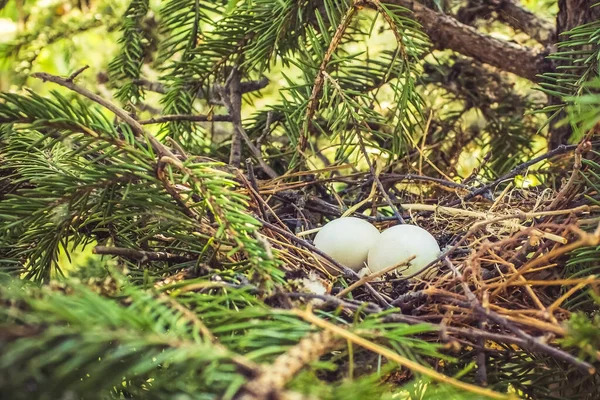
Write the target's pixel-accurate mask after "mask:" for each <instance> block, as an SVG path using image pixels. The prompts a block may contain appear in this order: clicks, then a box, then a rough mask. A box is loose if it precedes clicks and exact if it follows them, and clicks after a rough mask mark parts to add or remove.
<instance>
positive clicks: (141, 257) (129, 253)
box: [92, 246, 196, 263]
mask: <svg viewBox="0 0 600 400" xmlns="http://www.w3.org/2000/svg"><path fill="white" fill-rule="evenodd" d="M92 252H93V253H94V254H101V255H111V256H118V257H123V258H129V259H132V260H136V261H139V262H141V263H146V262H149V261H167V262H173V263H182V262H187V261H195V260H196V257H191V256H184V255H179V254H172V253H167V252H164V251H143V250H135V249H128V248H125V247H107V246H96V247H94V249H93V250H92Z"/></svg>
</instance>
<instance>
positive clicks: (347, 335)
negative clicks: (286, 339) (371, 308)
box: [292, 309, 516, 399]
mask: <svg viewBox="0 0 600 400" xmlns="http://www.w3.org/2000/svg"><path fill="white" fill-rule="evenodd" d="M292 313H293V314H295V315H297V316H299V317H300V318H302V319H304V320H305V321H307V322H310V323H311V324H314V325H316V326H318V327H319V328H321V329H325V330H327V331H330V332H332V333H334V334H335V335H337V336H340V337H342V338H344V339H346V340H348V341H350V342H352V343H355V344H357V345H359V346H361V347H364V348H365V349H367V350H370V351H372V352H374V353H377V354H379V355H382V356H383V357H385V358H387V359H388V360H390V361H393V362H395V363H397V364H399V365H401V366H403V367H405V368H408V369H410V370H411V371H414V372H418V373H420V374H422V375H425V376H428V377H429V378H431V379H433V380H436V381H438V382H441V383H445V384H448V385H452V386H455V387H457V388H460V389H463V390H466V391H469V392H471V393H475V394H478V395H481V396H487V397H489V398H492V399H516V397H514V396H512V395H505V394H501V393H498V392H494V391H492V390H489V389H485V388H481V387H479V386H475V385H471V384H469V383H465V382H461V381H459V380H457V379H454V378H451V377H449V376H446V375H444V374H441V373H439V372H437V371H434V370H432V369H429V368H427V367H425V366H423V365H421V364H419V363H417V362H415V361H411V360H409V359H407V358H404V357H402V356H401V355H399V354H398V353H396V352H394V351H391V350H389V349H387V348H385V347H383V346H380V345H378V344H376V343H373V342H371V341H369V340H366V339H363V338H362V337H360V336H358V335H357V334H355V333H353V332H350V331H348V330H346V329H344V328H342V327H340V326H337V325H334V324H332V323H330V322H328V321H325V320H323V319H321V318H319V317H317V316H315V315H314V314H312V313H311V312H308V311H303V310H298V309H296V310H292Z"/></svg>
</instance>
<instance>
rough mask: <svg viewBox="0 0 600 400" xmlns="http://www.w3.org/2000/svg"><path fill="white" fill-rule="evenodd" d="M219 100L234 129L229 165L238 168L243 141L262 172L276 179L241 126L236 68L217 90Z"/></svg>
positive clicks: (237, 72) (240, 100)
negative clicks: (219, 96) (225, 109)
mask: <svg viewBox="0 0 600 400" xmlns="http://www.w3.org/2000/svg"><path fill="white" fill-rule="evenodd" d="M218 90H219V92H220V94H221V99H222V100H223V103H224V104H225V107H226V108H227V111H228V113H229V115H230V117H231V122H232V123H233V127H234V135H233V137H232V143H231V157H230V160H229V163H230V164H232V165H233V166H235V167H239V166H240V163H241V156H242V149H241V146H242V143H241V140H242V139H243V140H244V141H245V142H246V145H247V146H248V148H249V149H250V151H251V152H252V154H253V155H254V157H255V158H256V161H258V163H259V165H260V167H261V168H262V169H263V171H264V172H265V173H266V174H267V175H269V177H271V178H277V176H278V175H277V173H276V172H275V171H274V170H273V168H271V167H270V166H269V165H268V164H267V163H266V162H265V160H264V159H263V157H262V154H261V152H260V149H258V148H257V147H256V146H255V145H254V143H252V140H250V137H249V136H248V134H247V133H246V130H245V129H244V126H243V125H242V113H241V109H242V92H241V89H240V74H239V71H238V70H237V68H234V69H233V71H232V72H231V75H230V76H229V78H228V79H227V82H226V83H225V85H224V86H223V87H219V88H218Z"/></svg>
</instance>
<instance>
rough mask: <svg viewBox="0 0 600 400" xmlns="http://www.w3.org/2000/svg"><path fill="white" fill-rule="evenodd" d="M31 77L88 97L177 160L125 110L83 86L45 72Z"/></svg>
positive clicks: (155, 146) (155, 147) (152, 144)
mask: <svg viewBox="0 0 600 400" xmlns="http://www.w3.org/2000/svg"><path fill="white" fill-rule="evenodd" d="M31 76H32V77H34V78H37V79H41V80H42V81H44V82H46V81H48V82H53V83H56V84H57V85H60V86H63V87H66V88H67V89H71V90H72V91H74V92H76V93H79V94H80V95H82V96H85V97H87V98H88V99H90V100H92V101H93V102H95V103H98V104H100V105H101V106H103V107H104V108H106V109H108V110H109V111H111V112H112V113H113V114H115V115H116V116H117V117H119V118H121V119H122V120H123V121H124V122H125V123H126V124H127V125H129V126H130V127H131V130H132V131H133V133H134V135H135V136H137V137H141V138H144V139H147V140H148V141H149V142H150V144H151V146H152V148H153V149H154V151H156V152H157V153H158V154H159V156H163V155H164V156H169V157H173V158H175V155H174V154H173V153H172V152H171V150H169V149H168V148H167V147H166V146H165V145H163V144H162V143H161V142H159V141H158V139H156V138H155V137H154V136H153V135H149V134H146V132H144V128H142V126H141V125H140V123H139V122H137V121H136V120H135V119H133V118H132V117H131V116H130V115H129V114H128V113H127V112H126V111H125V110H123V109H121V108H119V107H117V106H116V105H114V104H113V103H111V102H110V101H108V100H106V99H104V98H102V97H100V96H98V95H97V94H95V93H93V92H91V91H89V90H87V89H85V88H82V87H81V86H78V85H76V84H75V83H73V82H71V81H69V80H68V79H65V78H61V77H59V76H55V75H50V74H47V73H45V72H37V73H35V74H32V75H31Z"/></svg>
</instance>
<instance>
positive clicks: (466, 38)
mask: <svg viewBox="0 0 600 400" xmlns="http://www.w3.org/2000/svg"><path fill="white" fill-rule="evenodd" d="M385 3H388V4H396V5H399V6H402V7H405V8H407V9H409V10H411V11H413V13H414V16H415V18H416V20H417V21H419V23H420V24H421V25H422V26H423V28H424V30H425V32H426V33H427V35H429V38H430V39H431V41H432V42H433V44H434V46H435V47H436V48H438V49H450V50H454V51H456V52H458V53H461V54H463V55H465V56H468V57H471V58H474V59H475V60H477V61H479V62H482V63H486V64H489V65H491V66H494V67H496V68H499V69H501V70H504V71H508V72H512V73H514V74H516V75H519V76H521V77H523V78H526V79H529V80H531V81H536V80H537V75H538V74H540V73H543V72H545V71H548V70H550V68H551V64H550V62H549V61H547V60H546V58H545V57H546V54H545V53H544V52H541V51H538V50H535V49H532V48H529V47H525V46H521V45H518V44H516V43H512V42H507V41H504V40H500V39H496V38H494V37H491V36H488V35H486V34H483V33H481V32H479V31H477V29H475V28H473V27H472V26H469V25H466V24H463V23H461V22H459V21H458V20H456V19H455V18H453V17H451V16H449V15H447V14H441V13H438V12H436V11H434V10H432V9H430V8H427V7H425V6H424V5H422V4H420V3H418V2H416V1H412V0H385Z"/></svg>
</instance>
